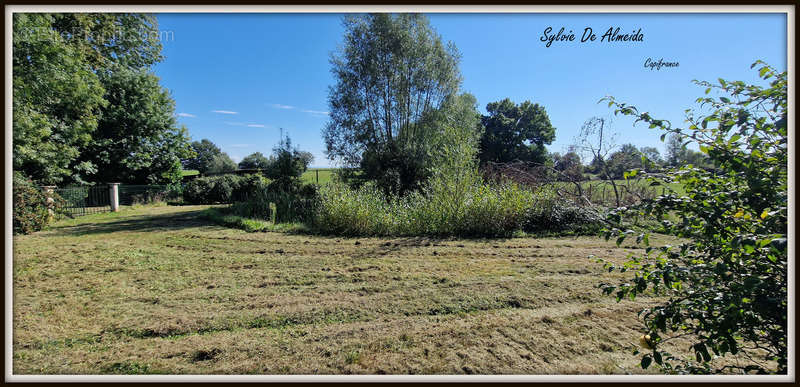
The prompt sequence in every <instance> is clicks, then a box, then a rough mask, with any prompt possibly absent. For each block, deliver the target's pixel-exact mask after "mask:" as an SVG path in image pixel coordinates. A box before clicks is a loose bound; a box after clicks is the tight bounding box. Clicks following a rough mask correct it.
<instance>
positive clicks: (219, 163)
mask: <svg viewBox="0 0 800 387" xmlns="http://www.w3.org/2000/svg"><path fill="white" fill-rule="evenodd" d="M236 168H238V166H237V165H236V162H235V161H233V159H231V157H230V156H228V154H227V153H225V152H221V153H219V154H216V155H214V156H213V157H212V158H211V161H210V162H209V163H208V169H206V171H205V173H225V172H233V171H235V170H236Z"/></svg>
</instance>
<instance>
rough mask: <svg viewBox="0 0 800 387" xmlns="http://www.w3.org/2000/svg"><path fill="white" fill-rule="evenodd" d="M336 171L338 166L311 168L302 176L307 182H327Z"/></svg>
mask: <svg viewBox="0 0 800 387" xmlns="http://www.w3.org/2000/svg"><path fill="white" fill-rule="evenodd" d="M335 171H336V168H309V169H308V170H307V171H306V172H305V173H303V176H301V177H300V178H301V179H302V180H303V181H304V182H306V183H319V184H327V183H328V182H329V181H331V176H333V174H334V172H335ZM318 179H319V180H318Z"/></svg>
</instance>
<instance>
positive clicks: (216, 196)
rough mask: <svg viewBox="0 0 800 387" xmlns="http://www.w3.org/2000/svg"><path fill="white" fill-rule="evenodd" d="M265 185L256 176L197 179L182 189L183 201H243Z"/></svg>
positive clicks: (199, 202)
mask: <svg viewBox="0 0 800 387" xmlns="http://www.w3.org/2000/svg"><path fill="white" fill-rule="evenodd" d="M266 185H267V180H266V179H264V178H263V177H261V175H257V174H256V175H246V176H238V175H233V174H228V175H219V176H208V177H199V178H197V179H194V180H192V181H190V182H188V183H186V185H185V186H184V187H183V200H184V201H185V202H186V203H190V204H213V203H231V202H234V201H243V200H247V198H248V197H249V196H250V195H251V194H252V193H254V192H256V191H258V190H261V189H263V188H264V187H266Z"/></svg>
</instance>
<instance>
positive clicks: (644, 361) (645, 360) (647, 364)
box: [641, 355, 653, 370]
mask: <svg viewBox="0 0 800 387" xmlns="http://www.w3.org/2000/svg"><path fill="white" fill-rule="evenodd" d="M652 362H653V358H652V357H650V355H646V356H645V357H643V358H642V362H641V366H642V369H643V370H646V369H647V367H650V363H652Z"/></svg>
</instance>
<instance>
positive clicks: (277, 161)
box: [265, 137, 310, 192]
mask: <svg viewBox="0 0 800 387" xmlns="http://www.w3.org/2000/svg"><path fill="white" fill-rule="evenodd" d="M273 152H274V153H273V156H272V160H273V161H272V162H271V163H270V165H269V168H267V170H266V171H265V175H266V177H268V178H269V179H271V180H272V183H270V185H271V186H272V187H273V190H274V191H284V192H292V191H294V190H296V189H297V188H298V187H299V186H300V184H301V182H300V176H302V175H303V173H304V172H305V171H306V170H307V169H308V163H309V162H310V159H309V158H308V154H307V153H308V152H301V151H300V150H299V149H297V147H293V146H292V140H291V139H290V138H289V137H286V138H284V139H281V142H280V143H279V144H278V146H276V147H275V149H273Z"/></svg>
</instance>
